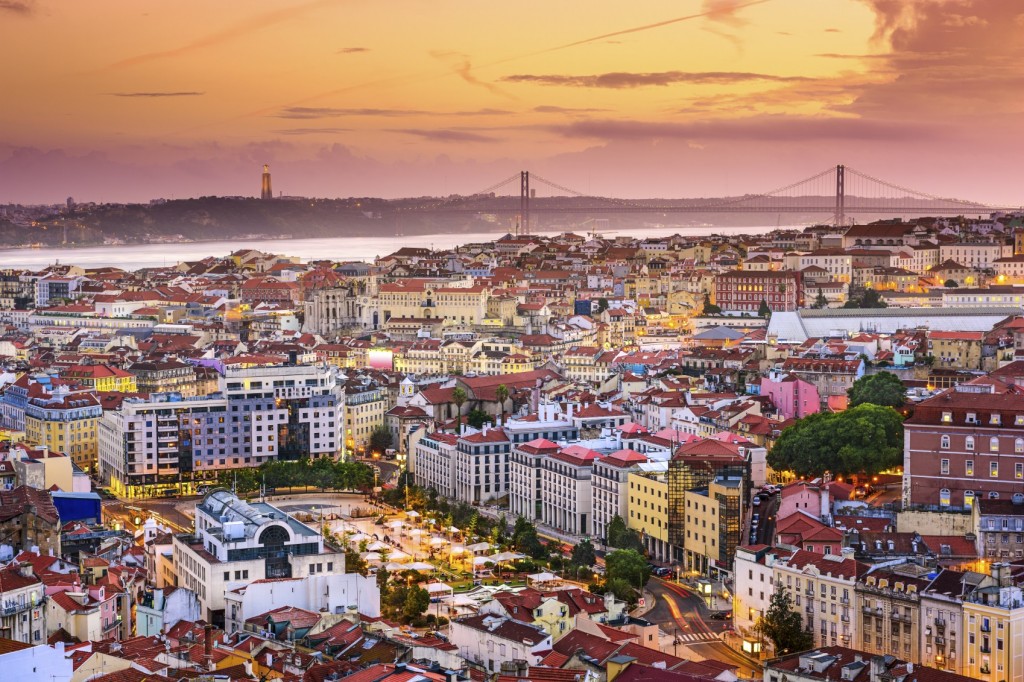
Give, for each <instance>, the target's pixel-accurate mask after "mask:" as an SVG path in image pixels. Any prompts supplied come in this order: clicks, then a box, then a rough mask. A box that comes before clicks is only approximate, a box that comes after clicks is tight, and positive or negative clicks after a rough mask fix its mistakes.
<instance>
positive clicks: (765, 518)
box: [747, 495, 782, 546]
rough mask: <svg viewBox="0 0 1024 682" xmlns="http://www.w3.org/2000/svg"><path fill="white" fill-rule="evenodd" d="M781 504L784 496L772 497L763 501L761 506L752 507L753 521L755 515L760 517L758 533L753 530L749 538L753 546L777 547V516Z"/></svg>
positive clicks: (751, 516)
mask: <svg viewBox="0 0 1024 682" xmlns="http://www.w3.org/2000/svg"><path fill="white" fill-rule="evenodd" d="M781 503H782V495H772V496H771V497H769V498H768V499H766V500H761V504H760V505H758V506H756V507H754V506H751V507H750V509H751V512H750V518H751V519H753V518H754V516H753V515H754V514H757V515H758V517H759V522H758V526H757V529H756V531H754V530H753V529H751V536H748V538H747V539H750V540H751V544H762V545H773V546H774V545H775V542H774V541H773V538H774V537H775V516H776V515H777V514H778V512H779V505H780V504H781Z"/></svg>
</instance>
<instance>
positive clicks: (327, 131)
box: [274, 127, 352, 135]
mask: <svg viewBox="0 0 1024 682" xmlns="http://www.w3.org/2000/svg"><path fill="white" fill-rule="evenodd" d="M351 131H352V129H351V128H331V127H324V128H282V129H279V130H275V131H274V132H275V133H277V134H278V135H337V134H338V133H348V132H351Z"/></svg>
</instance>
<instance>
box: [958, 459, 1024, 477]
mask: <svg viewBox="0 0 1024 682" xmlns="http://www.w3.org/2000/svg"><path fill="white" fill-rule="evenodd" d="M939 473H940V474H942V475H944V476H946V475H949V474H950V466H949V460H948V459H941V460H939ZM988 475H989V477H990V478H999V462H998V461H995V462H989V463H988ZM964 476H974V460H973V459H967V460H964ZM1013 477H1014V478H1015V479H1017V480H1024V462H1015V463H1014V465H1013Z"/></svg>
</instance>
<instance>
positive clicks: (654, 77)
mask: <svg viewBox="0 0 1024 682" xmlns="http://www.w3.org/2000/svg"><path fill="white" fill-rule="evenodd" d="M502 80H503V81H508V82H510V83H537V84H538V85H564V86H570V87H581V88H613V89H621V88H642V87H647V86H662V87H663V86H667V85H675V84H678V83H687V84H690V85H729V84H732V83H745V82H749V81H771V82H776V83H790V82H797V81H805V80H808V78H806V77H805V76H776V75H772V74H767V73H747V72H742V71H661V72H657V73H627V72H613V73H600V74H594V75H588V76H572V75H564V74H547V75H545V74H515V75H511V76H505V77H504V78H502Z"/></svg>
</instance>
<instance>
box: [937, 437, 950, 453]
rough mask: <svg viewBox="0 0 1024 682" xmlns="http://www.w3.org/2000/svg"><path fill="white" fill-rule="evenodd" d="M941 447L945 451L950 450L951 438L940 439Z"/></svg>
mask: <svg viewBox="0 0 1024 682" xmlns="http://www.w3.org/2000/svg"><path fill="white" fill-rule="evenodd" d="M939 447H940V448H942V449H943V450H949V436H943V437H942V438H940V439H939Z"/></svg>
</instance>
